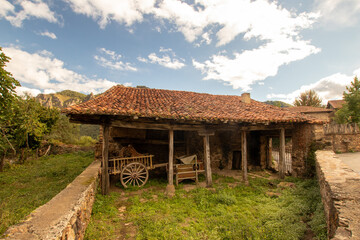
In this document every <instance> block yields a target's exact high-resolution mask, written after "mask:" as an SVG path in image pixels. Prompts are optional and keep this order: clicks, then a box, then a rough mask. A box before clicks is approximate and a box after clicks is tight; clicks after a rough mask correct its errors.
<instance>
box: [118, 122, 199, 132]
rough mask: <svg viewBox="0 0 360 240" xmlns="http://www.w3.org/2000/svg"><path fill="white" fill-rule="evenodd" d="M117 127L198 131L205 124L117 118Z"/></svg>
mask: <svg viewBox="0 0 360 240" xmlns="http://www.w3.org/2000/svg"><path fill="white" fill-rule="evenodd" d="M112 125H113V126H115V127H124V128H136V129H153V130H169V129H173V130H182V131H197V130H204V129H205V127H204V125H199V124H194V125H190V124H170V123H168V124H167V123H155V122H154V123H152V122H147V123H144V122H134V121H133V122H125V121H119V120H115V121H114V122H113V123H112Z"/></svg>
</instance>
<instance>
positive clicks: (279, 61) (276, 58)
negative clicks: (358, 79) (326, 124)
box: [66, 0, 355, 90]
mask: <svg viewBox="0 0 360 240" xmlns="http://www.w3.org/2000/svg"><path fill="white" fill-rule="evenodd" d="M66 1H67V2H69V3H70V5H71V7H72V9H73V10H74V11H75V12H77V13H80V14H85V15H87V16H89V17H92V18H93V19H95V20H97V21H98V23H99V25H100V27H102V28H104V27H106V25H107V24H108V23H109V22H111V21H115V22H118V23H120V24H125V25H127V26H128V27H130V26H131V25H133V24H134V23H136V22H142V21H144V18H145V16H150V17H152V18H155V19H157V20H158V23H159V25H163V23H164V22H166V23H171V27H170V30H169V31H174V30H175V31H178V32H181V33H182V34H183V35H184V37H185V39H186V40H187V41H188V42H191V43H194V44H195V46H201V45H202V44H211V43H212V42H213V40H214V38H215V41H216V46H218V47H220V46H224V45H226V44H228V43H230V42H232V41H233V40H234V39H235V38H236V37H238V36H241V38H242V39H243V40H244V41H249V40H251V39H253V40H256V41H257V42H258V44H259V47H257V48H254V49H250V50H247V51H244V52H241V51H234V52H233V56H234V57H233V58H229V57H227V56H225V55H223V54H217V55H213V56H211V57H210V59H209V60H207V61H204V62H200V61H199V60H198V59H195V60H193V65H194V66H195V67H196V68H197V69H199V70H201V71H202V73H203V74H204V75H205V76H204V79H215V80H220V81H224V82H225V83H226V84H229V85H232V86H233V87H234V88H241V89H243V90H249V89H250V88H251V87H250V86H251V85H252V84H254V83H255V82H258V81H262V80H264V79H266V78H267V77H269V76H274V75H276V74H277V71H278V69H279V67H280V66H283V65H284V64H288V63H291V62H293V61H297V60H301V59H303V58H306V57H307V56H309V55H311V54H316V53H317V52H319V51H320V49H318V48H316V47H315V46H312V45H311V43H310V42H309V41H306V40H303V39H302V37H301V35H300V31H301V30H304V29H308V28H311V27H312V25H313V23H314V22H315V21H317V18H318V17H319V14H317V13H312V12H309V13H307V12H303V13H296V12H294V11H292V10H287V9H285V8H283V7H282V6H281V5H280V4H279V3H278V2H277V1H268V0H257V1H253V0H212V1H209V0H194V1H193V2H191V1H190V2H191V3H188V1H179V0H157V1H155V0H150V1H146V0H137V1H132V0H123V1H111V0H105V1H96V0H66ZM328 1H330V0H328ZM333 1H334V0H333ZM354 1H355V0H354ZM154 28H155V29H156V26H154ZM139 61H143V62H145V61H144V58H141V57H140V59H139ZM146 61H149V62H153V63H159V64H161V65H163V66H165V65H166V66H168V67H171V68H181V67H182V66H183V65H182V64H183V63H182V62H181V61H178V62H172V64H169V63H171V56H160V57H159V56H158V55H157V54H155V53H152V54H151V55H149V56H148V58H147V59H146ZM250 63H251V64H250ZM254 63H255V64H254Z"/></svg>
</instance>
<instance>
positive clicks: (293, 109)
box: [287, 106, 333, 113]
mask: <svg viewBox="0 0 360 240" xmlns="http://www.w3.org/2000/svg"><path fill="white" fill-rule="evenodd" d="M287 109H289V111H291V112H301V113H324V112H325V113H326V112H328V113H330V112H332V111H333V110H332V109H327V108H322V107H311V106H296V107H289V108H287Z"/></svg>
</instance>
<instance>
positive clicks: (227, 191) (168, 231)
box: [85, 175, 327, 240]
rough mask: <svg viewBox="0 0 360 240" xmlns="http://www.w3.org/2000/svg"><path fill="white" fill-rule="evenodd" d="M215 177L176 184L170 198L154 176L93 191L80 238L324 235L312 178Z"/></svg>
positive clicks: (224, 237) (321, 237)
mask: <svg viewBox="0 0 360 240" xmlns="http://www.w3.org/2000/svg"><path fill="white" fill-rule="evenodd" d="M214 179H215V181H214V182H215V184H214V186H213V188H210V189H207V188H195V187H194V186H192V188H189V187H188V186H185V185H182V184H180V185H179V187H178V188H177V191H176V195H175V197H173V198H168V197H167V196H165V195H164V193H163V192H164V188H165V186H166V180H164V181H159V180H157V179H150V183H148V184H147V185H146V186H145V188H144V189H142V190H140V191H139V190H138V191H136V190H134V189H129V190H124V191H123V190H119V191H116V192H112V193H111V194H110V195H109V196H102V195H100V194H98V195H97V196H96V198H97V199H96V201H95V204H94V208H93V214H92V218H91V221H90V223H89V226H88V229H87V231H86V236H85V239H123V238H125V239H126V238H136V239H276V240H281V239H284V240H285V239H286V240H289V239H327V236H326V224H325V217H324V214H323V207H322V204H321V199H320V193H319V188H318V185H317V181H316V180H314V179H307V180H304V179H297V178H287V179H286V180H285V181H286V182H287V183H286V184H284V185H291V186H286V187H281V186H282V184H280V185H279V186H278V184H279V183H280V181H279V180H277V179H264V178H252V179H250V184H249V186H245V185H244V184H242V183H241V182H238V180H235V179H234V178H231V177H221V176H217V175H215V176H214ZM289 183H290V184H289ZM291 183H293V184H291Z"/></svg>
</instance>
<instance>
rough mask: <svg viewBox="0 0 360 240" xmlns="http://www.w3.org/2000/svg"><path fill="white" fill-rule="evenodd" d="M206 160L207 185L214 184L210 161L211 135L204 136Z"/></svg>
mask: <svg viewBox="0 0 360 240" xmlns="http://www.w3.org/2000/svg"><path fill="white" fill-rule="evenodd" d="M204 162H205V177H206V186H207V187H211V186H212V173H211V162H210V137H209V135H205V136H204Z"/></svg>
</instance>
